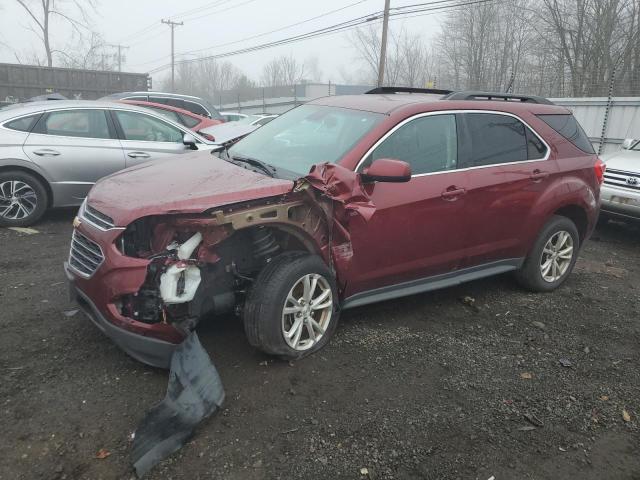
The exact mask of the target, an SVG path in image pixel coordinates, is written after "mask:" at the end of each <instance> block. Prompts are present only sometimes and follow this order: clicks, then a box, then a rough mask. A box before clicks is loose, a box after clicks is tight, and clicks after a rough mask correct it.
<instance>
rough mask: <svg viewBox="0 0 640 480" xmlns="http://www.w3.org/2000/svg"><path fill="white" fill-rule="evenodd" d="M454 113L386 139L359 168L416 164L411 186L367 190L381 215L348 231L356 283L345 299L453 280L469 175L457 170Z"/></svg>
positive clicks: (417, 120) (425, 119)
mask: <svg viewBox="0 0 640 480" xmlns="http://www.w3.org/2000/svg"><path fill="white" fill-rule="evenodd" d="M457 150H458V146H457V122H456V116H455V114H423V115H420V116H417V117H413V118H412V119H409V120H407V121H405V122H403V123H401V124H400V125H399V126H397V127H396V128H395V129H393V130H392V131H391V132H390V133H389V134H387V135H386V136H385V137H383V139H382V140H380V141H379V142H378V143H377V144H376V145H375V146H374V147H373V149H372V150H371V151H370V153H369V154H368V155H367V156H366V157H365V160H364V162H363V163H362V164H361V165H359V167H358V171H359V172H361V171H362V170H363V169H364V168H366V167H367V166H368V165H370V164H371V163H372V162H373V161H374V160H376V159H379V158H392V159H397V160H403V161H405V162H407V163H409V164H410V165H411V169H412V178H411V180H410V181H409V182H407V183H381V182H377V183H373V184H369V185H367V186H366V189H367V193H368V194H369V195H370V198H371V200H372V202H373V204H374V205H375V206H376V211H375V213H374V214H373V216H372V217H371V218H370V219H369V220H368V221H366V222H365V221H364V220H362V219H361V218H360V217H353V222H352V223H351V224H350V225H349V232H350V234H351V242H352V247H353V253H354V254H353V267H352V268H353V270H352V273H350V277H351V278H352V279H353V282H352V284H351V285H350V286H348V290H349V291H348V292H347V295H353V294H354V293H358V292H362V291H366V290H371V289H375V288H380V287H385V286H390V285H394V284H399V283H402V282H406V281H410V280H414V279H419V278H422V277H430V276H433V275H438V274H442V273H448V272H451V271H454V270H456V269H457V268H458V266H459V264H460V262H461V261H462V260H463V257H464V255H465V242H466V232H467V229H468V228H467V223H466V221H465V218H466V215H465V204H466V198H465V189H466V184H467V180H466V172H464V171H461V170H459V169H458V151H457Z"/></svg>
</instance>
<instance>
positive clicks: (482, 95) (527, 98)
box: [443, 91, 555, 105]
mask: <svg viewBox="0 0 640 480" xmlns="http://www.w3.org/2000/svg"><path fill="white" fill-rule="evenodd" d="M443 100H480V101H482V100H502V101H505V102H522V103H539V104H543V105H555V104H554V103H553V102H552V101H551V100H549V99H547V98H544V97H539V96H537V95H519V94H516V93H500V92H481V91H468V92H453V93H450V94H449V95H447V96H446V97H444V98H443Z"/></svg>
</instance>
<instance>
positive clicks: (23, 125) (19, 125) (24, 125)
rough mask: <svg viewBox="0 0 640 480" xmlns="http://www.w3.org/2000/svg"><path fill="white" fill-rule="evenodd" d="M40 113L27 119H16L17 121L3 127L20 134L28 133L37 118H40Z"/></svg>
mask: <svg viewBox="0 0 640 480" xmlns="http://www.w3.org/2000/svg"><path fill="white" fill-rule="evenodd" d="M40 115H41V114H40V113H38V114H36V115H30V116H28V117H22V118H18V119H17V120H12V121H10V122H7V123H5V124H4V126H5V127H7V128H10V129H11V130H18V131H20V132H30V131H31V129H32V128H33V125H34V124H35V123H36V121H37V120H38V118H39V117H40Z"/></svg>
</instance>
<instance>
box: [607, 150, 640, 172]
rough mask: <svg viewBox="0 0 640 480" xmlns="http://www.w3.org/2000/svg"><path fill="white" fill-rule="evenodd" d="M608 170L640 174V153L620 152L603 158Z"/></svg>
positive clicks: (633, 151)
mask: <svg viewBox="0 0 640 480" xmlns="http://www.w3.org/2000/svg"><path fill="white" fill-rule="evenodd" d="M601 158H602V161H603V162H604V163H606V164H607V168H612V169H614V170H624V171H626V172H631V173H640V151H637V150H620V151H618V152H615V153H609V154H606V155H602V156H601Z"/></svg>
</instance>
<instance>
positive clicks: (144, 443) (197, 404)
mask: <svg viewBox="0 0 640 480" xmlns="http://www.w3.org/2000/svg"><path fill="white" fill-rule="evenodd" d="M223 401H224V389H223V388H222V382H221V380H220V375H218V371H217V370H216V368H215V367H214V366H213V363H211V359H210V358H209V355H208V354H207V352H206V351H205V350H204V348H202V345H201V344H200V340H199V339H198V336H197V335H196V333H195V332H194V333H192V334H191V335H189V336H188V337H187V338H186V339H185V341H184V342H182V344H181V345H180V346H179V347H178V348H177V349H176V350H175V352H174V353H173V356H172V357H171V371H170V373H169V385H168V386H167V394H166V396H165V397H164V400H162V402H160V403H159V404H158V405H156V406H155V407H153V408H152V409H151V410H149V411H148V412H147V414H146V416H145V417H144V419H143V420H142V422H140V425H138V428H137V429H136V431H135V433H134V440H133V451H132V452H131V457H132V461H133V466H134V468H135V469H136V473H137V474H138V476H139V477H142V476H143V475H145V474H146V473H147V472H148V471H149V470H150V469H151V468H152V467H153V466H154V465H156V464H157V463H158V462H160V461H161V460H163V459H165V458H166V457H168V456H169V455H171V454H172V453H173V452H175V451H177V450H179V449H180V448H181V447H182V445H184V444H185V442H186V441H187V440H188V439H189V438H190V437H191V435H192V434H193V430H194V429H195V427H196V426H197V425H198V424H199V423H200V422H201V421H202V420H204V419H205V418H207V417H209V416H210V415H211V414H213V413H214V412H215V411H216V410H217V409H218V407H220V406H221V405H222V402H223Z"/></svg>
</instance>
